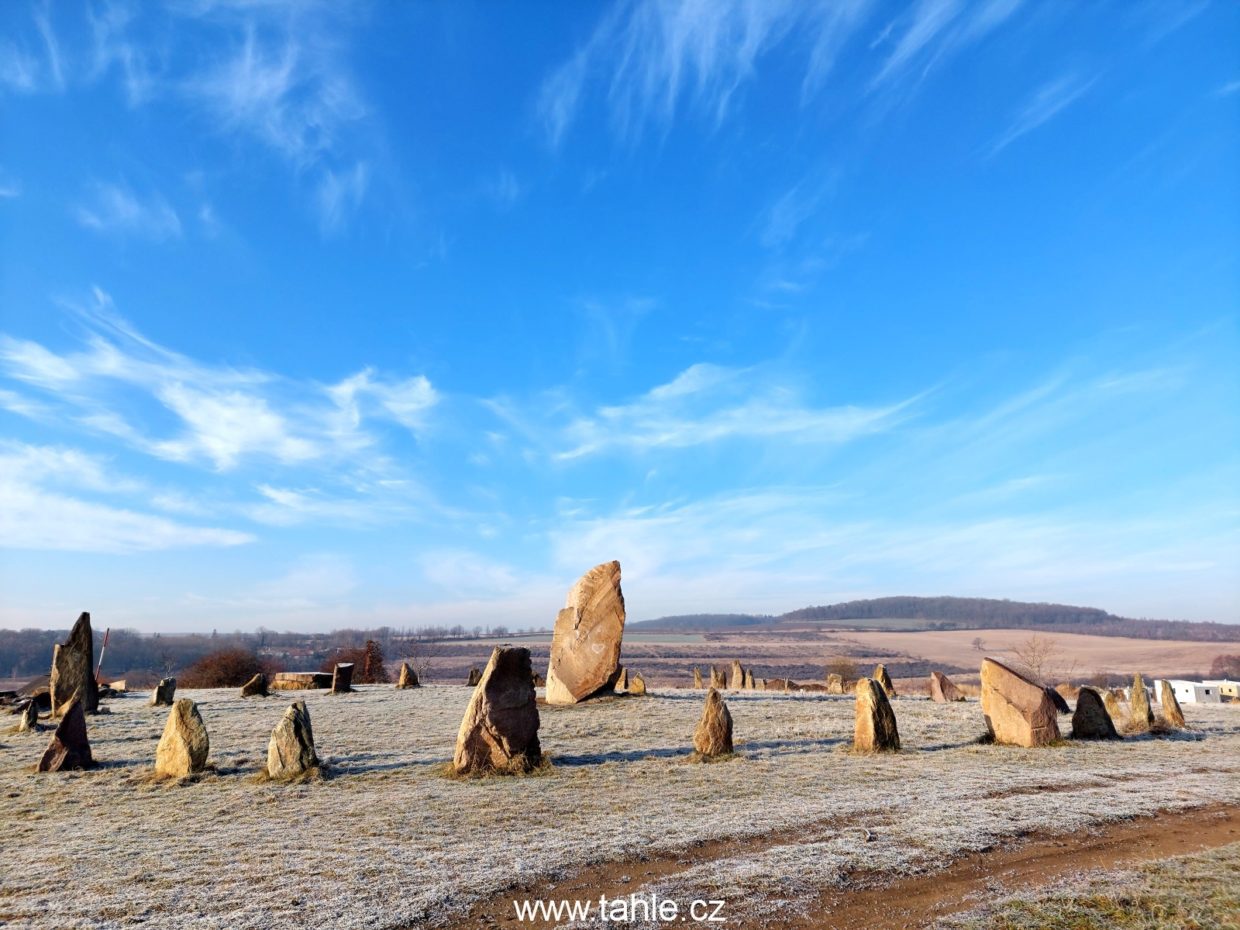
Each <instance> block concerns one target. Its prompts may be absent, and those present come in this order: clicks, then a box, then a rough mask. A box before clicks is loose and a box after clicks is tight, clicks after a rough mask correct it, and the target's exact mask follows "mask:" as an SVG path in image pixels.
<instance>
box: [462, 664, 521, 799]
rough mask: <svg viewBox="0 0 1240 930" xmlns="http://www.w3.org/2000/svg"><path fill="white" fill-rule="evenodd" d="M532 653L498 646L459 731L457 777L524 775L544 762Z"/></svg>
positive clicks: (475, 689) (470, 702) (467, 708)
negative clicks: (531, 662)
mask: <svg viewBox="0 0 1240 930" xmlns="http://www.w3.org/2000/svg"><path fill="white" fill-rule="evenodd" d="M538 726H539V719H538V703H537V701H536V697H535V692H534V671H533V669H532V668H531V666H530V651H529V650H528V649H525V648H522V647H512V646H496V647H495V651H494V652H492V653H491V659H490V661H489V662H487V666H486V668H485V669H483V671H482V677H481V678H480V679H479V681H478V685H477V687H475V688H474V693H473V696H472V697H471V698H470V699H469V706H468V707H466V708H465V716H464V717H463V718H462V719H461V728H460V730H459V731H457V736H456V751H455V753H454V754H453V757H452V767H453V769H454V770H455V771H456V772H457V773H458V774H462V775H464V774H483V773H491V772H503V773H516V772H528V771H530V770H531V769H533V768H535V767H536V766H537V765H538V764H539V763H540V762H541V761H542V748H541V747H540V746H539V744H538Z"/></svg>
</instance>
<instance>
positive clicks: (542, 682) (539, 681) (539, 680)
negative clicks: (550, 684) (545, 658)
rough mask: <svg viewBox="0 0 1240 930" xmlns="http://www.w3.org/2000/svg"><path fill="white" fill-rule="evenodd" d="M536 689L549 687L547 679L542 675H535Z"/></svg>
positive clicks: (536, 673)
mask: <svg viewBox="0 0 1240 930" xmlns="http://www.w3.org/2000/svg"><path fill="white" fill-rule="evenodd" d="M534 687H535V688H545V687H547V679H545V678H543V677H542V675H540V674H538V672H535V673H534Z"/></svg>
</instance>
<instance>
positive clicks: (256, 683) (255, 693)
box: [241, 672, 269, 697]
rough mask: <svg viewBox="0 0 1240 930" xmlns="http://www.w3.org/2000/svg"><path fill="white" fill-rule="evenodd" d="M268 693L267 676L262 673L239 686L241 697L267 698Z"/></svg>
mask: <svg viewBox="0 0 1240 930" xmlns="http://www.w3.org/2000/svg"><path fill="white" fill-rule="evenodd" d="M268 693H269V692H268V691H267V676H266V675H264V674H263V673H262V672H258V673H257V674H255V676H254V677H253V678H251V679H250V680H249V681H247V682H246V683H245V684H243V685H242V686H241V696H242V697H267V695H268Z"/></svg>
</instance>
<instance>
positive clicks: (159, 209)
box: [73, 184, 181, 241]
mask: <svg viewBox="0 0 1240 930" xmlns="http://www.w3.org/2000/svg"><path fill="white" fill-rule="evenodd" d="M73 213H74V216H75V217H76V219H77V221H78V222H79V223H80V224H81V225H82V226H84V227H86V228H87V229H93V230H95V231H96V232H101V233H112V234H117V235H135V236H141V237H143V238H147V239H153V240H156V241H160V240H164V239H179V238H180V237H181V219H180V217H179V216H177V213H176V211H175V210H174V209H173V208H172V207H171V206H170V205H169V203H168V201H167V200H165V199H164V197H163V195H161V194H159V193H151V194H148V195H147V196H146V197H140V196H138V195H137V194H135V193H134V192H133V191H132V190H131V189H130V188H129V187H128V186H126V185H123V184H96V185H95V187H94V189H93V191H92V192H91V196H90V197H89V198H87V200H86V201H85V202H83V203H81V204H79V205H78V206H77V207H75V208H74V211H73Z"/></svg>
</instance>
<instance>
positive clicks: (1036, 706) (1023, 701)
mask: <svg viewBox="0 0 1240 930" xmlns="http://www.w3.org/2000/svg"><path fill="white" fill-rule="evenodd" d="M981 677H982V713H983V714H984V715H985V717H986V728H987V729H988V730H989V731H990V733H991V735H992V736H993V737H994V738H995V742H996V743H1004V744H1007V745H1012V746H1026V747H1032V746H1045V745H1047V744H1048V743H1053V742H1054V741H1055V740H1057V739H1059V723H1058V721H1057V712H1056V710H1055V705H1054V703H1053V702H1052V701H1051V699H1050V696H1049V695H1047V693H1046V689H1045V688H1043V687H1042V686H1041V685H1038V684H1034V683H1033V682H1032V681H1030V680H1029V679H1028V678H1026V677H1024V676H1023V675H1021V674H1020V673H1018V672H1014V671H1012V669H1010V668H1008V667H1007V666H1006V665H1004V664H1003V663H1002V662H997V661H995V660H994V659H989V658H988V659H983V660H982V676H981Z"/></svg>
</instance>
